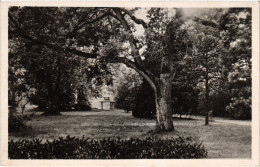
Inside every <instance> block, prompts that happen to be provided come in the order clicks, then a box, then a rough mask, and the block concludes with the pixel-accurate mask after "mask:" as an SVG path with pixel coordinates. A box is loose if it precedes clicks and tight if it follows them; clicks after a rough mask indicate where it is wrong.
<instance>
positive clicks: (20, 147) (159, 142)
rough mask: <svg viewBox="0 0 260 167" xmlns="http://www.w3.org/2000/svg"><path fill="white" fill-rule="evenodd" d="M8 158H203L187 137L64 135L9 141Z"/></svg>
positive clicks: (204, 154) (202, 150)
mask: <svg viewBox="0 0 260 167" xmlns="http://www.w3.org/2000/svg"><path fill="white" fill-rule="evenodd" d="M8 156H9V158H10V159H163V158H165V159H166V158H167V159H173V158H174V159H181V158H182V159H189V158H206V157H207V151H206V150H205V148H204V146H202V143H200V142H197V141H195V140H194V139H193V138H191V137H187V138H182V137H178V138H171V139H159V138H150V137H149V138H145V139H139V138H131V139H120V138H116V139H114V138H113V139H112V138H107V139H101V140H93V139H92V140H89V139H86V138H84V137H82V138H76V137H70V136H67V137H66V138H59V139H55V140H53V141H48V140H46V141H42V140H40V139H33V140H26V139H21V140H18V141H13V140H11V141H9V143H8Z"/></svg>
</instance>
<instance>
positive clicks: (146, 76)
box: [108, 57, 157, 92]
mask: <svg viewBox="0 0 260 167" xmlns="http://www.w3.org/2000/svg"><path fill="white" fill-rule="evenodd" d="M108 62H109V63H123V64H125V65H126V66H127V67H129V68H132V69H134V70H135V71H136V72H137V73H138V74H140V75H141V76H142V77H143V78H144V79H145V80H146V81H147V82H148V83H149V84H150V86H151V87H152V89H153V90H154V91H155V92H156V91H157V89H156V86H155V83H154V79H155V78H153V77H152V76H150V75H149V74H148V73H147V72H146V70H142V69H140V68H141V67H140V66H139V65H138V64H136V63H135V62H132V61H130V60H129V59H127V58H123V57H116V58H110V59H109V60H108Z"/></svg>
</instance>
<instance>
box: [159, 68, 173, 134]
mask: <svg viewBox="0 0 260 167" xmlns="http://www.w3.org/2000/svg"><path fill="white" fill-rule="evenodd" d="M171 89H172V83H171V77H170V74H169V73H168V74H161V75H160V83H159V85H158V89H157V93H156V95H155V98H156V100H155V105H156V118H157V120H156V129H157V130H160V131H173V130H174V126H173V121H172V98H171Z"/></svg>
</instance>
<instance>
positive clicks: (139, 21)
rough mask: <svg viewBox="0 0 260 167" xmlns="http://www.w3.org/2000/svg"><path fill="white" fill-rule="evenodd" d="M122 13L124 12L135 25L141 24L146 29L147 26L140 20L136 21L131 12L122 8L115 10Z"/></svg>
mask: <svg viewBox="0 0 260 167" xmlns="http://www.w3.org/2000/svg"><path fill="white" fill-rule="evenodd" d="M117 9H119V10H121V11H123V12H125V13H126V14H127V15H128V16H129V17H130V18H131V19H132V20H133V21H134V22H135V23H136V24H141V25H142V26H143V27H144V28H145V29H146V28H148V25H147V24H146V23H145V22H144V21H143V20H142V19H138V18H136V17H135V16H134V15H133V14H132V13H131V12H129V11H128V10H126V9H124V8H117Z"/></svg>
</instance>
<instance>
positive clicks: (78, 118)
mask: <svg viewBox="0 0 260 167" xmlns="http://www.w3.org/2000/svg"><path fill="white" fill-rule="evenodd" d="M30 113H32V112H26V114H30ZM40 114H41V113H40V112H36V113H35V114H34V116H33V117H32V120H30V121H29V122H27V124H28V125H29V126H31V127H32V129H31V130H30V131H28V132H26V133H9V140H11V139H14V140H18V139H21V138H26V139H32V138H41V139H48V140H52V139H54V138H58V137H66V136H67V135H70V136H77V137H82V136H83V135H84V136H85V137H86V138H91V139H101V138H107V137H120V138H145V137H151V136H152V137H161V138H171V137H177V136H192V137H193V138H195V139H197V140H200V141H202V142H203V145H204V146H205V147H206V149H207V150H208V156H209V158H251V126H245V125H238V124H232V123H228V122H221V123H219V122H210V125H209V126H205V125H204V120H201V119H195V120H181V119H174V126H175V131H174V132H163V133H159V134H158V133H155V132H154V129H155V120H149V119H139V118H134V117H132V116H131V113H125V112H123V111H122V110H115V111H101V112H63V113H62V115H61V116H42V115H40Z"/></svg>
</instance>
